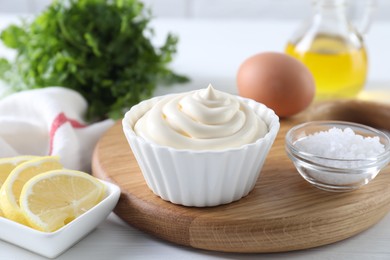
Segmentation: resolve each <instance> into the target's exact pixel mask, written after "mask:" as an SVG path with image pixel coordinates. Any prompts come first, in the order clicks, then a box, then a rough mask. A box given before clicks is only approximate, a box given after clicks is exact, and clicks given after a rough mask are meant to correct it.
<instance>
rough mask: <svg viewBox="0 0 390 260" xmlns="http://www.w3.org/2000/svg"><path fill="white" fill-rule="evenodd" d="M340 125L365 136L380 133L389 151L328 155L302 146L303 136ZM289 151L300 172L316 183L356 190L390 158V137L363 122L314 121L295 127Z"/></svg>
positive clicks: (325, 187)
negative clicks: (353, 156)
mask: <svg viewBox="0 0 390 260" xmlns="http://www.w3.org/2000/svg"><path fill="white" fill-rule="evenodd" d="M333 127H336V128H339V129H345V128H351V129H352V130H353V131H354V132H355V134H359V135H362V136H364V137H376V136H377V137H378V138H379V141H380V143H381V144H383V145H384V149H385V151H384V152H383V153H382V154H380V155H378V156H376V157H371V158H364V159H338V158H327V157H323V156H318V155H315V154H310V153H307V152H303V151H301V150H299V148H298V147H297V146H296V145H295V144H296V143H297V142H298V141H299V140H302V139H304V138H306V137H307V136H309V135H312V134H314V133H316V132H319V131H328V130H329V129H331V128H333ZM286 152H287V155H288V156H289V157H290V159H291V160H292V162H293V163H294V165H295V167H296V168H297V170H298V172H299V173H300V175H301V176H302V177H303V178H304V179H305V180H306V181H308V182H309V183H311V184H312V185H314V186H315V187H317V188H319V189H322V190H326V191H333V192H345V191H352V190H355V189H358V188H360V187H362V186H363V185H365V184H367V183H369V182H370V181H371V180H372V179H374V178H375V177H376V175H377V174H378V173H379V172H380V170H382V169H383V168H384V167H386V166H387V164H388V163H389V161H390V138H389V136H387V135H386V134H384V133H383V132H381V131H379V130H376V129H374V128H372V127H368V126H365V125H361V124H356V123H350V122H343V121H313V122H308V123H303V124H300V125H297V126H295V127H293V128H291V129H290V130H289V131H288V132H287V134H286Z"/></svg>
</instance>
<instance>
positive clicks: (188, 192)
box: [122, 97, 280, 207]
mask: <svg viewBox="0 0 390 260" xmlns="http://www.w3.org/2000/svg"><path fill="white" fill-rule="evenodd" d="M161 98H163V97H155V98H152V99H149V100H145V101H143V102H141V103H139V104H138V105H135V106H133V107H132V108H131V109H130V111H128V112H127V113H126V114H125V117H124V119H123V121H122V124H123V131H124V133H125V135H126V138H127V141H128V142H129V144H130V147H131V150H132V151H133V153H134V156H135V158H136V160H137V162H138V164H139V166H140V168H141V171H142V174H143V176H144V178H145V181H146V183H147V185H148V187H149V188H150V189H151V190H152V191H153V192H154V193H155V194H156V195H158V196H160V197H161V198H162V199H164V200H167V201H170V202H172V203H175V204H181V205H184V206H196V207H206V206H217V205H221V204H226V203H230V202H232V201H236V200H239V199H240V198H242V197H244V196H246V195H247V194H248V193H249V192H250V191H251V190H252V189H253V188H254V185H255V183H256V180H257V178H258V176H259V173H260V171H261V168H262V166H263V164H264V161H265V158H266V156H267V154H268V152H269V150H270V148H271V146H272V144H273V142H274V140H275V138H276V135H277V133H278V131H279V127H280V124H279V118H278V117H277V116H276V115H275V113H274V112H273V111H272V110H271V109H269V108H267V107H266V106H264V105H263V104H260V103H257V102H255V101H253V100H251V99H246V98H241V97H237V98H239V99H241V100H242V101H244V102H245V103H247V104H248V106H249V107H251V108H252V109H253V110H254V111H255V113H256V114H257V115H258V116H259V117H261V118H262V119H263V120H264V122H265V123H266V124H267V126H268V133H267V134H266V135H265V137H263V138H260V139H258V140H257V141H256V142H254V143H251V144H246V145H243V146H241V147H238V148H231V149H224V150H210V151H208V150H206V151H203V150H202V151H198V150H182V149H175V148H172V147H167V146H161V145H158V144H156V143H153V142H150V141H148V140H145V139H144V138H142V137H140V136H138V135H137V134H136V133H135V132H134V129H133V128H134V125H135V123H136V122H137V121H138V119H139V118H141V117H142V116H143V115H144V114H145V113H146V112H147V111H148V110H149V109H150V108H151V107H152V106H153V105H154V104H156V103H157V102H158V101H159V100H160V99H161Z"/></svg>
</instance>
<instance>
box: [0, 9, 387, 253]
mask: <svg viewBox="0 0 390 260" xmlns="http://www.w3.org/2000/svg"><path fill="white" fill-rule="evenodd" d="M16 20H17V19H16V18H15V16H4V15H3V16H0V28H4V27H5V26H6V25H7V24H9V23H10V22H11V21H16ZM152 26H153V27H154V28H155V31H156V40H155V42H156V44H158V43H161V41H162V39H163V37H164V35H166V33H167V32H168V31H172V32H174V33H176V34H177V35H178V36H179V37H180V42H179V45H178V54H177V56H176V59H175V61H174V62H173V64H172V67H173V68H174V69H175V70H176V71H177V72H181V73H184V74H186V75H188V76H190V77H191V79H192V81H191V83H189V84H187V85H186V86H173V87H170V88H163V87H159V88H158V89H157V90H156V92H155V95H160V94H164V93H167V92H181V91H185V90H189V89H198V88H203V87H206V85H207V84H208V83H212V84H213V85H214V86H215V87H216V88H217V89H221V90H225V91H228V92H232V93H236V85H235V75H236V71H237V68H238V66H239V65H240V64H241V62H242V61H243V60H245V58H247V57H249V56H251V55H253V54H255V53H258V52H262V51H282V50H283V48H284V45H285V43H286V41H287V39H288V38H289V35H290V34H291V32H292V31H293V30H294V28H295V27H296V26H297V23H296V22H291V21H290V22H281V21H260V20H258V21H257V20H225V21H221V20H219V21H213V20H178V19H175V20H168V19H159V20H154V21H153V23H152ZM366 45H367V48H368V53H369V59H370V71H369V76H368V83H367V86H366V89H368V90H376V89H381V90H385V89H387V90H388V91H389V92H390V48H389V46H390V23H377V24H374V25H373V27H372V30H371V32H370V33H369V34H368V35H367V36H366ZM0 54H2V55H4V54H6V55H8V54H9V53H8V52H7V51H6V50H5V49H4V48H1V47H0ZM297 174H298V173H297ZM0 232H1V230H0ZM0 259H45V258H43V257H40V256H38V255H36V254H34V253H31V252H28V251H26V250H24V249H21V248H19V247H17V246H14V245H12V244H9V243H6V242H3V241H0ZM58 259H95V260H97V259H111V260H114V259H349V260H353V259H390V214H388V215H387V216H386V217H385V218H384V219H382V220H381V221H380V222H379V223H377V224H376V225H374V226H373V227H371V228H370V229H368V230H366V231H364V232H362V233H360V234H358V235H356V236H354V237H351V238H349V239H346V240H343V241H340V242H337V243H334V244H331V245H327V246H322V247H318V248H312V249H307V250H301V251H295V252H287V253H275V254H229V253H219V252H211V251H204V250H197V249H192V248H188V247H183V246H180V245H175V244H172V243H169V242H165V241H163V240H160V239H158V238H155V237H152V236H150V235H148V234H145V233H143V232H141V231H139V230H137V229H135V228H133V227H131V226H129V225H127V224H126V223H124V222H123V221H121V220H120V219H119V218H118V217H117V216H116V215H115V214H111V215H110V216H109V217H108V219H107V220H106V221H104V222H103V223H102V224H101V225H99V226H98V227H97V228H96V229H95V230H94V231H93V232H92V233H90V234H89V235H87V236H86V237H85V238H84V239H82V240H81V241H80V242H79V243H77V244H76V245H74V246H73V247H72V248H70V249H69V250H68V251H66V252H65V253H64V254H62V255H61V256H59V257H58Z"/></svg>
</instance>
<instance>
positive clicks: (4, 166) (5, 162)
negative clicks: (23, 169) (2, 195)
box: [0, 156, 37, 187]
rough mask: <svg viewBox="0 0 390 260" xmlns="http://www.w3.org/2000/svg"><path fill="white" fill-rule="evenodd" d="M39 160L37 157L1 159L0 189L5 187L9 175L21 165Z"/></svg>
mask: <svg viewBox="0 0 390 260" xmlns="http://www.w3.org/2000/svg"><path fill="white" fill-rule="evenodd" d="M34 158H37V157H36V156H16V157H10V158H1V159H0V187H1V186H2V185H3V183H4V182H5V180H6V179H7V177H8V175H9V174H10V173H11V171H12V170H13V169H15V167H16V166H18V165H19V164H21V163H23V162H25V161H28V160H32V159H34Z"/></svg>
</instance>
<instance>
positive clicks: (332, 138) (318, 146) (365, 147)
mask: <svg viewBox="0 0 390 260" xmlns="http://www.w3.org/2000/svg"><path fill="white" fill-rule="evenodd" d="M295 146H296V148H297V149H299V150H301V151H302V152H306V153H310V154H313V155H316V156H320V157H326V158H333V159H341V160H345V159H348V160H354V159H367V158H373V157H376V156H378V155H380V154H382V153H384V152H385V147H384V145H383V144H381V143H380V141H379V137H378V136H375V137H364V136H362V135H359V134H355V132H354V131H353V130H352V129H351V128H345V129H344V130H343V129H340V128H336V127H333V128H331V129H329V130H328V131H320V132H316V133H314V134H312V135H308V136H307V137H305V138H303V139H300V140H298V141H297V142H296V143H295Z"/></svg>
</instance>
